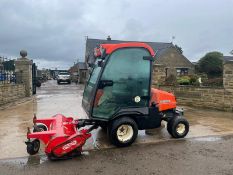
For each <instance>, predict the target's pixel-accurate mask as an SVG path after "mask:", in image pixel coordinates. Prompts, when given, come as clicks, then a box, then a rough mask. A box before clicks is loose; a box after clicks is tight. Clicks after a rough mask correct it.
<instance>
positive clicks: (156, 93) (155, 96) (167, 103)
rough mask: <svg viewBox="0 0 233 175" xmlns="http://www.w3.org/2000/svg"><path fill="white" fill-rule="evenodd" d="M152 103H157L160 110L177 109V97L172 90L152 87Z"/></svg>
mask: <svg viewBox="0 0 233 175" xmlns="http://www.w3.org/2000/svg"><path fill="white" fill-rule="evenodd" d="M152 103H155V104H156V106H157V107H158V108H159V111H166V110H169V109H175V108H176V97H175V96H174V95H173V94H172V93H170V92H166V91H162V90H159V89H155V88H151V100H150V105H152Z"/></svg>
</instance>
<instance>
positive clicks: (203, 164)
mask: <svg viewBox="0 0 233 175" xmlns="http://www.w3.org/2000/svg"><path fill="white" fill-rule="evenodd" d="M232 145H233V135H232V136H215V137H209V136H208V137H201V139H199V138H198V139H192V138H190V139H180V140H169V141H166V142H160V143H152V144H138V145H133V146H131V147H126V148H121V149H117V148H113V149H105V150H101V151H89V152H84V153H83V154H82V155H81V156H79V157H75V158H73V159H72V160H65V161H64V160H63V161H53V162H52V161H48V160H47V159H46V157H45V156H38V155H36V156H30V157H25V158H17V159H7V160H0V175H14V174H17V175H31V174H33V175H37V174H38V175H41V174H46V175H47V174H48V175H50V174H51V175H64V174H65V175H82V174H83V175H89V174H102V175H109V174H111V175H119V174H121V175H126V174H127V175H144V174H145V175H174V174H175V175H210V174H211V175H232V174H233V149H232Z"/></svg>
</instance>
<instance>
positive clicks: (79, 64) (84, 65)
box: [76, 62, 87, 69]
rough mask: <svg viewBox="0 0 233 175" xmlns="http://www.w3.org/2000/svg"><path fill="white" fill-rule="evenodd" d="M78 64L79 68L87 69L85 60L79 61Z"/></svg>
mask: <svg viewBox="0 0 233 175" xmlns="http://www.w3.org/2000/svg"><path fill="white" fill-rule="evenodd" d="M76 66H77V68H78V69H87V64H86V63H84V62H78V63H77V64H76Z"/></svg>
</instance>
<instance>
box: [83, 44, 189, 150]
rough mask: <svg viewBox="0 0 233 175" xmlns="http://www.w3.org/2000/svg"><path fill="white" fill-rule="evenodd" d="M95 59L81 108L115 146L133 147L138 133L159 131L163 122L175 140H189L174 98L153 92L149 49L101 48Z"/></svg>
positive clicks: (142, 46) (141, 46)
mask: <svg viewBox="0 0 233 175" xmlns="http://www.w3.org/2000/svg"><path fill="white" fill-rule="evenodd" d="M94 55H95V57H96V62H95V64H94V65H93V69H92V72H91V74H90V77H89V80H88V82H87V84H86V87H85V90H84V94H83V101H82V106H83V108H84V109H85V111H86V113H87V115H88V116H89V118H90V119H92V120H95V121H101V122H100V126H101V127H102V128H104V129H107V131H108V135H109V139H110V141H111V142H112V143H113V144H114V145H117V146H128V145H130V144H132V143H133V142H134V140H135V139H136V137H137V133H138V129H139V130H142V129H152V128H157V127H160V126H161V121H162V120H165V121H167V122H168V125H167V128H168V132H169V133H170V134H171V135H172V136H173V137H175V138H180V137H185V136H186V134H187V133H188V131H189V124H188V122H187V120H186V119H184V118H183V117H182V116H181V115H180V112H177V110H176V98H175V96H174V95H173V94H172V93H168V92H165V91H162V90H158V89H154V88H152V71H153V70H152V69H153V61H154V57H155V53H154V50H153V49H152V48H151V47H150V46H149V45H147V44H145V43H138V42H132V43H120V44H101V45H100V47H99V48H96V49H95V51H94ZM180 128H182V129H180Z"/></svg>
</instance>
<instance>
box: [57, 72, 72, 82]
mask: <svg viewBox="0 0 233 175" xmlns="http://www.w3.org/2000/svg"><path fill="white" fill-rule="evenodd" d="M61 82H66V83H68V84H70V83H71V78H70V74H69V73H68V72H59V74H58V76H57V84H60V83H61Z"/></svg>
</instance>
